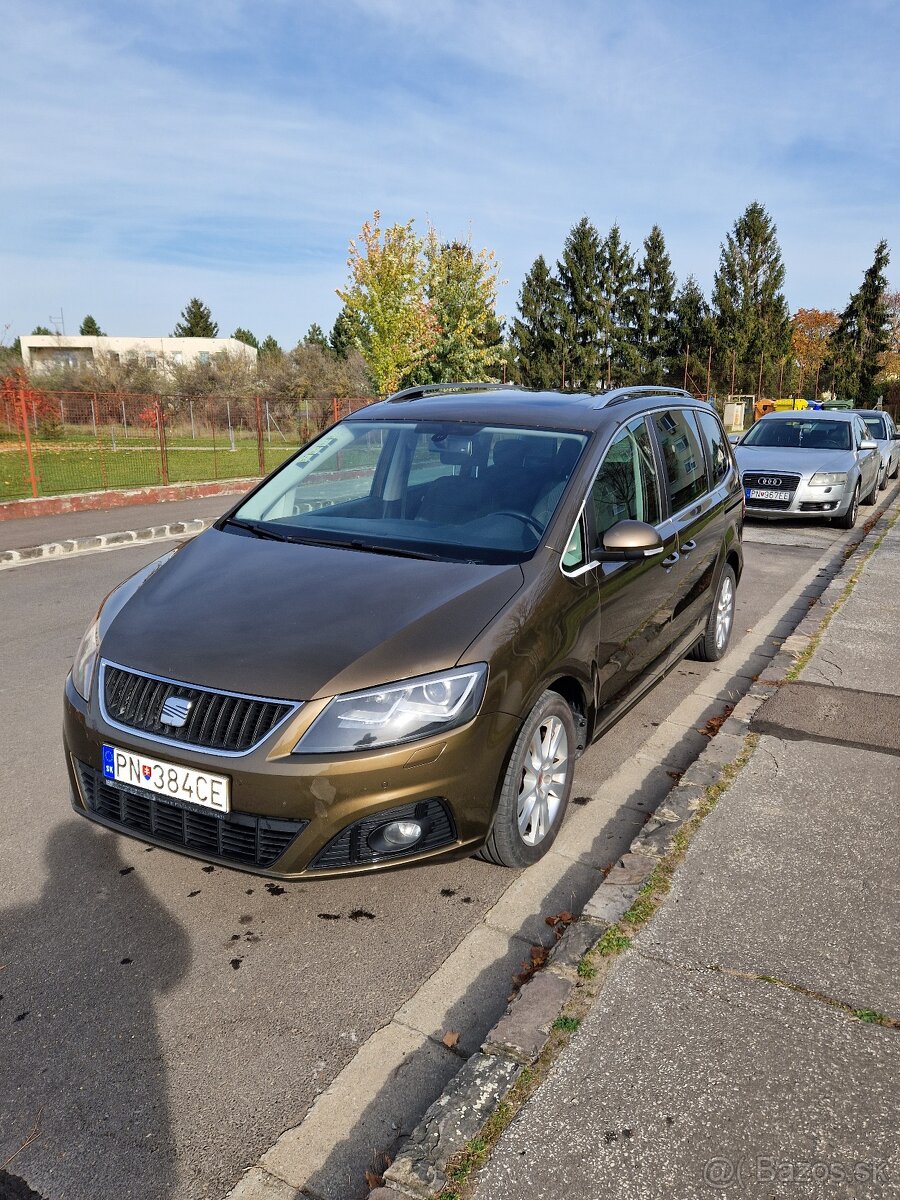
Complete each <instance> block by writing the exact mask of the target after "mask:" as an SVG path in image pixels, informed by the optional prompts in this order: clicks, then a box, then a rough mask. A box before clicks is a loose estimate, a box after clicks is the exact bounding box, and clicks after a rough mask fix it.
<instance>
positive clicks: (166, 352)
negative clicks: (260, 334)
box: [19, 334, 256, 371]
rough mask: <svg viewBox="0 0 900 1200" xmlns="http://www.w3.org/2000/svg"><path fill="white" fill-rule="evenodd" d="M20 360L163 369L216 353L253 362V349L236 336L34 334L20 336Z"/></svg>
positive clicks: (37, 365) (40, 366) (31, 367)
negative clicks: (102, 362)
mask: <svg viewBox="0 0 900 1200" xmlns="http://www.w3.org/2000/svg"><path fill="white" fill-rule="evenodd" d="M19 341H20V345H21V347H22V361H23V363H24V364H25V369H26V370H28V371H49V370H51V369H52V368H53V367H78V366H88V367H90V366H93V365H94V363H95V362H97V361H98V360H99V359H101V358H104V357H105V358H108V359H110V360H112V361H113V362H127V361H131V362H141V363H143V364H144V365H145V366H148V367H152V368H155V369H157V370H163V369H165V368H166V367H168V366H172V367H176V366H182V365H184V366H190V365H192V364H193V363H198V362H200V363H208V362H212V361H213V360H214V359H215V357H216V355H217V354H227V355H229V356H230V357H232V358H243V359H246V361H247V362H248V363H249V362H254V363H255V362H256V350H255V348H254V347H253V346H248V345H247V344H246V343H245V342H240V341H238V339H237V338H201V337H76V336H72V337H67V336H64V335H56V334H51V335H49V336H47V335H43V336H42V335H40V334H34V335H32V336H30V337H23V338H20V339H19Z"/></svg>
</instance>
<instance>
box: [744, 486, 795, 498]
mask: <svg viewBox="0 0 900 1200" xmlns="http://www.w3.org/2000/svg"><path fill="white" fill-rule="evenodd" d="M792 495H793V492H779V491H776V490H775V489H774V488H747V499H748V500H790V498H791V496H792Z"/></svg>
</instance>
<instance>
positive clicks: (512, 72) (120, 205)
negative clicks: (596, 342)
mask: <svg viewBox="0 0 900 1200" xmlns="http://www.w3.org/2000/svg"><path fill="white" fill-rule="evenodd" d="M0 29H2V31H3V45H4V54H3V69H2V72H0V102H2V109H0V111H2V113H3V116H4V120H3V133H2V135H0V215H2V221H0V333H2V331H3V328H4V327H5V326H7V325H8V326H9V331H8V333H7V340H10V338H11V337H12V336H15V334H17V333H27V332H30V330H31V328H32V327H33V326H34V325H36V324H45V325H46V324H49V323H50V321H49V318H50V317H51V316H55V317H57V318H58V316H59V310H60V309H61V308H62V310H63V312H64V315H65V324H66V329H67V331H68V332H70V333H71V332H77V326H78V324H79V323H80V321H81V319H82V317H83V316H84V314H85V313H87V312H91V313H93V314H94V316H95V317H96V318H97V319H98V320H99V322H100V324H101V325H102V326H103V328H104V329H105V330H106V331H107V332H108V333H114V334H156V335H158V334H167V333H169V332H170V331H171V329H172V327H173V326H174V324H175V322H176V320H177V319H178V315H179V312H180V310H181V308H182V307H183V305H184V304H185V303H186V301H187V300H188V299H189V298H190V297H191V296H194V295H198V296H200V297H201V298H202V299H203V300H204V301H205V302H206V303H207V304H209V305H210V307H211V308H212V311H213V316H214V317H215V319H216V320H217V321H218V322H219V326H220V333H222V334H230V333H231V331H232V330H233V329H234V328H235V326H237V325H243V326H247V327H249V328H250V329H252V330H253V331H254V332H255V333H256V334H257V335H258V336H259V337H263V336H264V335H265V334H267V333H273V334H274V335H275V336H276V337H277V338H278V340H279V341H280V342H281V343H282V344H283V345H286V346H291V345H293V344H294V343H295V342H296V341H297V340H298V338H300V337H301V336H302V335H303V333H304V332H305V330H306V329H307V328H308V326H309V324H310V323H311V322H312V321H318V322H319V323H320V324H321V325H323V326H325V328H326V329H327V328H328V327H330V325H331V322H332V321H333V319H334V317H335V315H336V313H337V310H338V308H339V305H340V302H339V300H338V299H337V297H336V295H335V288H336V287H339V286H342V285H343V283H344V282H345V279H346V273H347V272H346V256H347V243H348V240H349V239H350V238H351V237H354V236H355V235H356V234H357V233H358V231H359V228H360V226H361V224H362V222H363V221H364V220H365V219H366V218H367V217H370V216H371V214H372V211H373V210H374V209H375V208H379V209H380V210H381V212H382V219H383V221H384V222H385V223H391V222H393V221H406V220H408V219H410V218H414V219H415V221H416V227H417V228H418V229H419V231H420V232H422V233H424V231H425V229H426V226H427V222H428V221H429V220H431V221H432V222H433V223H434V225H435V226H436V228H437V229H438V230H439V231H440V232H441V233H442V234H443V235H445V236H446V237H459V236H462V237H468V236H470V237H471V240H472V242H473V244H474V245H475V246H476V248H480V247H481V246H488V247H490V248H491V249H494V250H496V252H497V255H498V258H499V260H500V263H501V268H502V278H503V279H504V280H507V281H508V282H507V284H506V286H504V287H503V288H502V289H501V295H500V300H499V309H500V311H501V312H502V313H504V314H506V315H510V314H512V313H513V312H514V310H515V305H516V298H517V295H518V291H519V287H520V285H521V281H522V277H523V275H524V274H525V272H526V271H527V269H528V267H529V266H530V264H531V262H532V261H533V260H534V258H535V257H536V256H537V255H538V254H541V253H542V254H544V255H545V257H546V258H547V259H548V260H549V261H551V262H552V261H555V259H556V258H558V257H559V255H560V253H561V250H562V245H563V241H564V239H565V236H566V233H567V232H568V230H569V229H570V228H571V226H572V225H573V224H574V223H575V222H576V221H577V220H579V219H580V217H581V216H582V215H584V214H587V215H588V216H589V217H590V219H591V220H592V221H594V223H595V224H596V225H597V226H598V228H599V229H600V231H601V233H603V232H605V231H606V230H607V229H608V228H609V226H610V225H611V224H612V223H613V222H614V221H617V222H618V223H619V224H620V226H621V228H622V231H623V234H624V236H625V237H626V238H627V239H628V240H629V241H630V242H631V243H632V245H633V246H634V245H639V244H640V242H641V241H642V239H643V238H644V236H645V235H646V234H647V232H648V231H649V229H650V227H651V225H652V224H653V223H654V222H656V223H658V224H659V225H660V226H661V227H662V230H663V232H664V234H665V236H666V240H667V243H668V246H669V251H670V254H671V256H672V260H673V266H674V268H675V271H676V273H677V275H678V277H679V280H683V279H684V277H685V276H686V275H688V274H689V273H693V274H695V275H696V276H697V277H698V278H699V280H700V282H701V284H702V286H703V287H704V289H705V290H707V291H708V290H709V287H710V285H711V282H712V277H713V272H714V271H715V267H716V263H717V260H718V253H719V246H720V244H721V241H722V239H723V237H724V236H725V234H726V232H727V231H728V229H729V228H730V227H731V225H732V224H733V222H734V220H735V218H736V217H737V216H738V215H739V214H740V213H741V212H742V211H743V209H744V208H745V207H746V205H747V204H748V203H749V202H750V201H751V200H754V199H758V200H760V201H762V203H763V204H765V205H766V207H767V209H768V210H769V212H770V214H771V215H772V217H773V218H774V220H775V222H776V224H777V226H778V234H779V239H780V242H781V246H782V249H783V252H784V259H785V263H786V267H787V281H786V292H787V296H788V301H789V303H790V305H791V307H792V308H796V307H798V306H818V307H835V308H842V307H843V305H844V304H845V302H846V299H847V297H848V295H849V294H850V292H851V291H852V290H853V289H855V288H856V287H857V286H858V284H859V281H860V279H861V277H862V273H863V271H864V270H865V268H866V267H867V266H868V265H869V264H870V263H871V261H872V254H873V250H874V247H875V243H876V242H877V241H878V240H879V238H881V237H886V238H887V239H888V242H889V243H890V244H891V245H892V249H893V251H894V255H895V262H894V263H893V264H892V268H891V272H890V274H891V279H892V281H893V283H894V286H898V285H900V220H898V217H900V101H898V92H897V85H896V72H897V61H896V60H897V52H898V48H900V5H898V4H897V3H896V0H841V2H837V0H819V2H815V3H813V2H807V0H782V2H781V3H777V4H776V3H770V2H768V0H745V2H744V3H742V4H740V5H736V4H729V3H726V4H722V3H721V2H718V3H712V2H707V0H615V2H613V0H580V2H579V0H543V2H541V3H536V2H533V0H518V2H517V3H512V2H508V3H506V4H500V3H495V2H494V0H420V3H419V4H418V5H416V4H415V3H413V2H412V0H336V2H334V3H329V2H328V0H320V2H319V3H308V2H306V0H256V2H255V3H250V2H249V0H179V2H177V3H176V2H175V0H144V3H142V4H134V3H133V2H113V0H106V2H96V0H94V2H91V0H82V3H80V4H77V5H72V4H71V3H61V2H56V0H33V2H32V3H29V4H22V3H21V2H20V0H0Z"/></svg>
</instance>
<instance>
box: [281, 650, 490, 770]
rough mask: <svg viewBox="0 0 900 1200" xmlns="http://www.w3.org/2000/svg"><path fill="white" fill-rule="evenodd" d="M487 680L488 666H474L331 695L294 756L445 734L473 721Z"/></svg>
mask: <svg viewBox="0 0 900 1200" xmlns="http://www.w3.org/2000/svg"><path fill="white" fill-rule="evenodd" d="M486 681H487V663H476V664H475V665H474V666H471V667H457V668H456V669H454V670H452V671H441V672H439V673H438V674H436V675H421V676H419V677H418V678H417V679H406V680H403V682H401V683H392V684H388V685H387V686H386V687H380V688H372V689H371V690H369V691H365V692H348V693H347V694H346V695H343V696H335V697H334V699H333V700H331V701H330V702H329V704H328V706H327V707H326V708H325V709H323V710H322V712H321V713H320V714H319V715H318V717H316V719H315V721H313V723H312V725H310V727H309V729H307V731H306V733H304V735H303V737H301V739H300V741H299V742H298V743H297V745H296V746H295V747H294V753H295V754H339V753H341V752H343V751H347V750H373V749H376V748H379V747H382V746H396V745H397V744H399V743H402V742H411V741H415V740H416V739H418V738H425V737H431V736H432V735H434V734H441V733H446V732H447V731H448V730H450V729H455V728H456V727H457V726H458V725H465V723H466V722H467V721H471V720H472V718H473V717H474V716H475V714H476V713H477V712H478V709H479V707H480V705H481V701H482V698H483V696H484V688H485V683H486Z"/></svg>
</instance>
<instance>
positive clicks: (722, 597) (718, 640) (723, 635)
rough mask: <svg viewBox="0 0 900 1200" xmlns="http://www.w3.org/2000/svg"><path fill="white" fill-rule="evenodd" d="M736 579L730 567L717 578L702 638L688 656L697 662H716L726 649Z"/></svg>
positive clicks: (731, 619) (728, 640) (729, 636)
mask: <svg viewBox="0 0 900 1200" xmlns="http://www.w3.org/2000/svg"><path fill="white" fill-rule="evenodd" d="M736 592H737V579H736V577H735V574H734V571H733V570H732V568H731V567H728V566H726V567H724V568H723V569H722V574H721V575H720V576H719V584H718V587H717V588H716V594H715V599H714V600H713V606H712V608H711V609H710V610H709V617H708V618H707V621H706V629H705V631H704V633H703V637H702V638H701V639H700V641H699V642H698V643H697V645H696V646H695V647H694V648H693V650H692V651H691V652H690V654H689V655H688V657H689V658H693V659H694V660H695V661H697V662H718V661H719V659H720V658H722V656H723V655H724V654H725V651H726V650H727V649H728V643H729V642H730V641H731V631H732V629H733V628H734V603H735V594H736Z"/></svg>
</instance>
